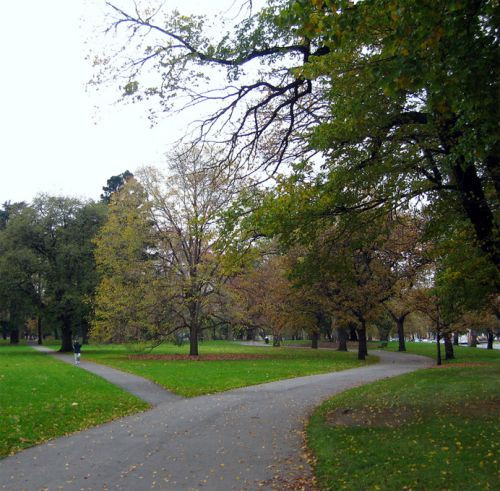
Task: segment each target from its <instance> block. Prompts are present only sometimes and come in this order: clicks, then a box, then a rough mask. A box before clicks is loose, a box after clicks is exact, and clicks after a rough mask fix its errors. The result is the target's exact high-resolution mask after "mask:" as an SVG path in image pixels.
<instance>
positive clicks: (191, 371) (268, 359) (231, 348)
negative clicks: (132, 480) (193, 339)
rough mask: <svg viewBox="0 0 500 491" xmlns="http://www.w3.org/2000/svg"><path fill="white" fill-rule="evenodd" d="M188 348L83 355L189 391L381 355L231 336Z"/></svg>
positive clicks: (103, 348)
mask: <svg viewBox="0 0 500 491" xmlns="http://www.w3.org/2000/svg"><path fill="white" fill-rule="evenodd" d="M188 353H189V346H188V345H183V346H180V347H179V346H174V345H167V344H166V345H162V346H159V347H158V348H156V349H154V350H153V351H151V352H149V351H145V352H144V351H142V352H140V351H138V350H137V351H134V350H133V348H132V347H130V346H124V345H98V346H96V345H93V346H84V347H83V349H82V359H84V360H91V361H95V362H97V363H102V364H104V365H109V366H112V367H114V368H117V369H119V370H123V371H127V372H131V373H134V374H136V375H140V376H142V377H145V378H148V379H150V380H152V381H154V382H156V383H157V384H159V385H162V386H164V387H166V388H167V389H169V390H171V391H172V392H175V393H176V394H179V395H182V396H185V397H193V396H198V395H202V394H211V393H215V392H222V391H225V390H229V389H234V388H237V387H245V386H248V385H255V384H260V383H264V382H270V381H273V380H280V379H285V378H292V377H300V376H303V375H313V374H318V373H325V372H332V371H338V370H345V369H348V368H354V367H358V366H362V365H364V364H365V363H373V362H375V361H376V360H377V359H376V357H373V356H372V357H369V358H368V360H367V361H366V362H360V361H358V360H357V359H356V354H355V353H340V352H337V351H333V350H332V351H327V350H312V349H297V348H273V347H253V346H242V345H239V344H237V343H231V342H227V341H207V342H203V343H201V344H200V355H201V360H199V361H195V360H191V359H182V358H179V357H180V356H182V355H184V356H185V355H187V354H188ZM146 356H147V357H146ZM203 357H206V359H203Z"/></svg>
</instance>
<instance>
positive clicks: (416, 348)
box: [386, 341, 500, 364]
mask: <svg viewBox="0 0 500 491" xmlns="http://www.w3.org/2000/svg"><path fill="white" fill-rule="evenodd" d="M386 349H387V350H390V351H397V350H398V342H397V341H391V342H390V343H389V345H388V346H387V348H386ZM406 351H407V352H408V353H413V354H415V355H423V356H429V357H431V358H433V359H434V360H436V358H437V346H436V343H435V342H434V343H412V342H406ZM453 351H454V354H455V359H453V360H445V359H444V355H445V353H444V344H443V343H441V357H442V359H443V364H446V363H475V362H479V363H484V362H489V361H496V362H500V350H487V349H484V348H469V347H468V346H453Z"/></svg>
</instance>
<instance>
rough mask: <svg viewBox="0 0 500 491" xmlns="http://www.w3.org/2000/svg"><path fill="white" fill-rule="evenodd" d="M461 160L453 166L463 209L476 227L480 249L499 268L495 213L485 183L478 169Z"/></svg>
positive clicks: (499, 257)
mask: <svg viewBox="0 0 500 491" xmlns="http://www.w3.org/2000/svg"><path fill="white" fill-rule="evenodd" d="M460 160H461V161H460V162H458V163H457V164H456V165H454V166H453V176H454V178H455V180H456V183H457V186H458V189H459V192H460V199H461V202H462V206H463V209H464V211H465V213H466V215H467V217H468V218H469V220H470V221H471V223H472V226H473V227H474V230H475V233H476V237H477V239H478V243H479V247H480V248H481V249H482V251H483V252H485V253H486V255H487V256H488V257H489V258H490V260H491V261H492V262H493V263H494V264H495V266H497V267H498V264H499V263H500V256H499V253H498V242H497V240H495V234H494V226H493V223H494V219H493V213H492V212H491V209H490V206H489V204H488V201H487V200H486V198H485V195H484V189H483V183H482V182H481V178H480V177H479V176H478V174H477V170H476V167H475V166H474V165H472V164H469V165H466V164H465V162H464V159H460Z"/></svg>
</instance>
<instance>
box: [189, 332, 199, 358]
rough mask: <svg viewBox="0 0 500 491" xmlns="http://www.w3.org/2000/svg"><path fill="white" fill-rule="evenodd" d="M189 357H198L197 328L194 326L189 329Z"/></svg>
mask: <svg viewBox="0 0 500 491" xmlns="http://www.w3.org/2000/svg"><path fill="white" fill-rule="evenodd" d="M189 355H190V356H198V326H197V325H196V324H193V325H191V326H190V327H189Z"/></svg>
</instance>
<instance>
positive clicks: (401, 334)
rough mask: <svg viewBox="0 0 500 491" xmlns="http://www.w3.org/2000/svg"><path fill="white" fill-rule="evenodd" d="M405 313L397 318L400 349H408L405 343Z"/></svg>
mask: <svg viewBox="0 0 500 491" xmlns="http://www.w3.org/2000/svg"><path fill="white" fill-rule="evenodd" d="M405 319H406V316H405V315H401V316H399V317H398V318H397V319H396V324H397V328H398V343H399V345H398V351H406V343H405Z"/></svg>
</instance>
